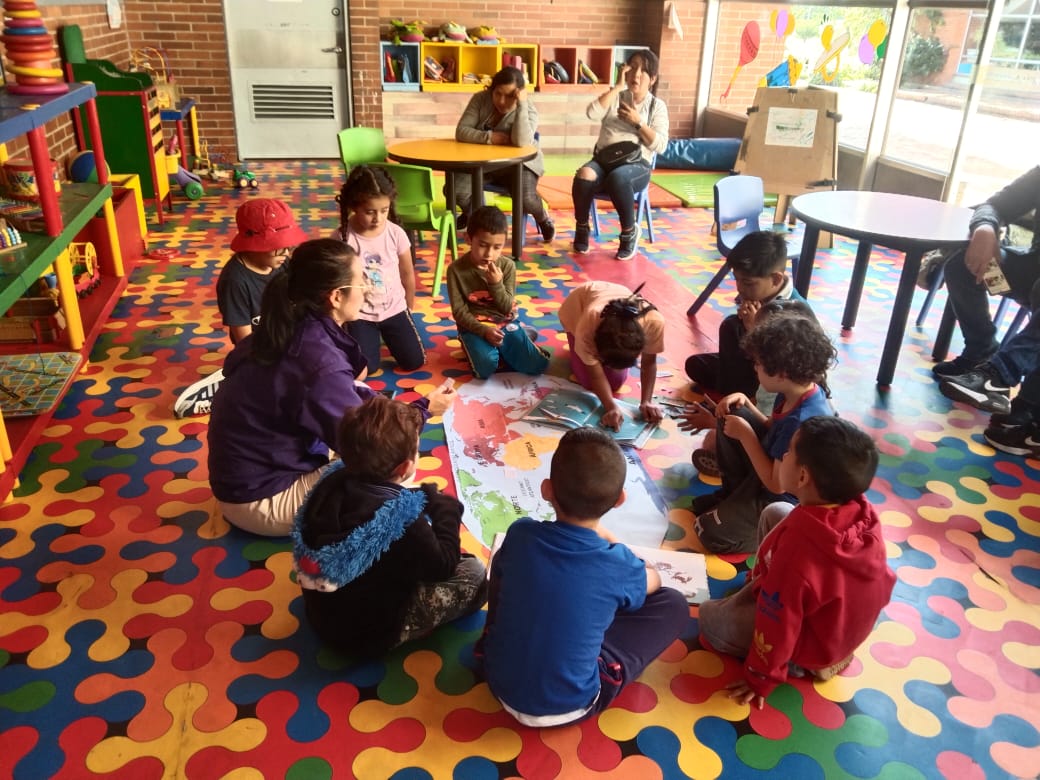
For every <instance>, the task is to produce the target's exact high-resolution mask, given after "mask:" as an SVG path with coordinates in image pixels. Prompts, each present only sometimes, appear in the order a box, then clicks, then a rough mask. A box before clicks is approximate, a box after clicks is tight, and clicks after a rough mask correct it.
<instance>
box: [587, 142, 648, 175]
mask: <svg viewBox="0 0 1040 780" xmlns="http://www.w3.org/2000/svg"><path fill="white" fill-rule="evenodd" d="M592 159H593V160H595V161H596V162H597V163H599V167H600V168H602V169H603V170H604V171H612V170H614V169H615V168H617V167H618V166H619V165H631V164H632V163H637V162H639V161H640V160H642V159H643V153H642V151H640V148H639V144H637V143H636V142H635V141H618V142H617V143H616V144H608V145H607V146H604V147H603V148H602V149H600V148H597V149H596V151H595V152H593V153H592Z"/></svg>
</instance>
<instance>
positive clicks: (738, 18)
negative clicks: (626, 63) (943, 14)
mask: <svg viewBox="0 0 1040 780" xmlns="http://www.w3.org/2000/svg"><path fill="white" fill-rule="evenodd" d="M1030 2H1032V0H1030ZM890 20H891V10H890V9H889V8H849V7H842V6H833V7H832V6H777V5H772V4H770V5H766V4H764V3H723V4H722V5H721V6H720V12H719V28H718V35H717V37H716V42H715V46H716V48H715V63H714V68H713V70H712V78H711V91H710V94H709V98H708V104H709V105H710V106H711V107H713V108H717V109H721V110H725V111H730V112H732V113H735V114H744V112H745V111H746V110H747V107H748V106H750V105H751V104H752V102H753V100H754V96H755V90H756V89H757V88H758V87H759V86H766V85H768V86H796V87H807V86H809V85H814V86H820V87H823V88H826V89H833V90H835V91H837V92H838V93H839V98H838V110H839V111H841V114H842V121H841V123H840V124H839V125H838V142H839V143H840V144H842V145H845V146H852V147H855V148H860V149H862V148H864V147H865V146H866V140H867V133H868V132H869V130H870V120H871V117H872V116H873V114H874V104H875V102H876V101H875V95H876V93H877V82H878V77H879V75H880V72H881V66H880V57H879V56H878V46H879V45H880V44H881V43H882V42H883V41H884V40H885V37H886V35H887V31H888V25H889V23H890Z"/></svg>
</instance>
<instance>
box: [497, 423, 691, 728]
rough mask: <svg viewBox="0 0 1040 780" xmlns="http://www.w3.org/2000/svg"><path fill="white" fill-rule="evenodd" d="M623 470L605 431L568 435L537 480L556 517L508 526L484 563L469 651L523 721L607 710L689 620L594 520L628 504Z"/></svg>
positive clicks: (551, 721) (541, 722) (672, 595)
mask: <svg viewBox="0 0 1040 780" xmlns="http://www.w3.org/2000/svg"><path fill="white" fill-rule="evenodd" d="M626 471H627V466H626V462H625V457H624V455H623V454H622V452H621V448H620V447H619V446H618V445H617V443H616V442H615V441H614V440H613V439H612V438H611V437H610V435H609V434H607V432H606V431H604V430H601V429H599V428H588V427H586V428H577V429H575V430H573V431H568V432H567V433H565V434H564V435H563V438H562V439H560V444H559V447H558V448H557V450H556V452H555V453H554V454H553V458H552V465H551V467H550V473H549V479H547V480H545V481H543V482H542V497H543V498H544V499H545V500H546V501H548V502H549V503H550V504H551V505H552V507H553V509H554V510H555V511H556V521H555V522H548V521H547V522H544V523H542V522H538V521H536V520H532V519H530V518H522V519H520V520H517V521H515V522H514V523H513V524H512V525H511V526H509V530H508V531H507V532H506V536H505V541H504V542H503V543H502V547H501V548H500V549H499V551H498V553H497V554H496V555H495V557H494V558H493V559H492V563H491V580H490V587H489V590H488V611H487V621H486V624H485V626H486V627H485V630H484V636H483V637H482V638H481V640H480V642H479V643H478V647H477V653H478V655H479V654H481V653H482V654H483V657H484V669H485V671H486V673H487V681H488V686H489V687H490V688H491V692H492V693H493V694H494V695H495V697H496V698H497V699H498V700H499V701H500V702H501V703H502V706H503V707H504V708H505V709H506V711H507V712H509V713H510V714H511V715H512V716H513V717H515V718H516V719H517V720H518V721H520V722H521V723H523V724H524V725H527V726H561V725H563V724H566V723H574V722H576V721H579V720H583V719H585V718H587V717H589V716H591V715H593V714H595V713H597V712H600V711H602V710H604V709H606V708H607V706H608V705H609V704H610V703H611V702H612V701H613V700H614V698H615V697H616V696H617V695H618V693H620V691H621V689H622V688H623V687H624V686H625V685H627V684H628V683H630V682H632V680H634V679H635V678H636V677H638V676H639V675H640V674H641V673H642V671H643V669H644V668H645V667H646V666H647V665H648V664H649V663H650V662H651V661H652V660H653V659H654V658H656V657H657V656H658V655H660V654H661V653H662V652H663V651H664V649H665V648H667V647H668V646H669V645H670V644H671V643H672V642H673V641H674V640H675V639H676V638H677V637H678V636H679V634H680V633H681V632H682V630H683V628H684V626H685V625H686V623H687V621H688V620H689V607H688V605H687V603H686V599H685V597H684V596H683V595H682V594H681V593H679V592H678V591H677V590H672V589H671V588H662V587H661V580H660V577H659V576H658V574H657V571H656V570H654V569H652V568H649V567H647V565H646V564H644V563H643V561H641V560H640V559H639V558H637V557H636V556H635V554H633V553H632V551H631V550H629V549H628V548H627V547H626V546H625V545H623V544H619V543H617V542H616V540H615V539H614V538H613V537H612V535H611V534H609V532H607V531H605V530H604V529H602V528H601V527H600V524H599V521H600V517H602V516H603V515H604V514H606V513H607V512H608V511H609V510H611V509H613V508H614V507H616V506H620V505H621V504H622V503H623V502H624V500H625V491H624V485H625V475H626Z"/></svg>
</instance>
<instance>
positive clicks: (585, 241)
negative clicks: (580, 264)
mask: <svg viewBox="0 0 1040 780" xmlns="http://www.w3.org/2000/svg"><path fill="white" fill-rule="evenodd" d="M574 251H575V252H577V253H578V254H579V255H583V254H585V253H586V252H588V251H589V225H588V223H585V224H584V225H583V224H581V223H580V222H579V223H578V224H576V225H575V226H574Z"/></svg>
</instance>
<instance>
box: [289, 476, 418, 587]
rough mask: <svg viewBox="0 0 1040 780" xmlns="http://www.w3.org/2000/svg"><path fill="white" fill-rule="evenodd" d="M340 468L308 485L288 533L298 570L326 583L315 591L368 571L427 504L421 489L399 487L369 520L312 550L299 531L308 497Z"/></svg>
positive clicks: (349, 580)
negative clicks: (308, 489) (305, 494)
mask: <svg viewBox="0 0 1040 780" xmlns="http://www.w3.org/2000/svg"><path fill="white" fill-rule="evenodd" d="M341 468H342V462H341V461H340V462H337V463H335V464H333V465H332V466H331V467H330V468H328V469H326V471H325V473H324V474H322V476H321V479H319V480H318V482H316V483H315V485H314V487H313V488H311V491H310V493H308V495H307V498H306V499H305V500H304V502H303V505H302V506H301V507H300V508H299V510H297V512H296V518H295V522H294V523H293V529H292V533H291V536H292V540H293V558H294V563H295V566H296V569H297V571H298V572H299V573H301V574H303V575H305V576H306V577H309V578H311V579H313V580H315V581H320V582H323V583H327V584H326V585H324V586H320V587H317V589H318V590H326V591H328V590H336V589H338V588H341V587H343V586H344V585H346V584H347V583H348V582H352V581H353V580H356V579H357V578H358V577H360V576H361V575H362V574H364V573H365V572H366V571H368V570H369V569H370V568H371V567H372V564H374V563H375V562H376V561H377V560H379V557H380V556H381V555H382V554H383V553H385V552H386V551H387V550H388V549H389V548H390V545H391V544H393V543H394V542H396V541H397V540H398V539H400V538H401V537H402V536H404V532H405V531H406V530H407V529H408V526H410V525H411V524H412V523H413V522H414V521H415V520H416V519H417V518H418V517H419V516H420V515H421V514H422V511H423V509H425V507H426V494H425V493H424V492H423V491H422V490H402V491H401V492H400V493H399V494H398V495H397V496H395V497H394V498H391V499H389V500H388V501H387V502H386V503H384V504H383V505H382V506H381V507H379V509H378V510H377V511H376V513H375V515H373V516H372V519H371V520H369V521H368V522H367V523H365V524H364V525H361V526H358V527H357V528H355V529H354V530H353V531H351V532H350V534H349V535H348V536H347V537H346V538H345V539H341V540H340V541H338V542H336V543H334V544H327V545H325V546H323V547H320V548H318V549H313V548H311V547H309V546H308V545H307V544H306V543H305V542H304V541H303V534H302V532H301V525H302V521H303V516H304V513H305V510H306V508H307V503H308V500H309V499H310V497H311V495H312V494H313V492H314V490H315V489H316V488H317V487H318V485H320V484H321V482H322V480H324V479H326V478H327V477H328V476H329V475H330V474H333V473H335V472H336V471H338V470H339V469H341ZM301 584H302V583H301ZM305 587H306V585H305Z"/></svg>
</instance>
